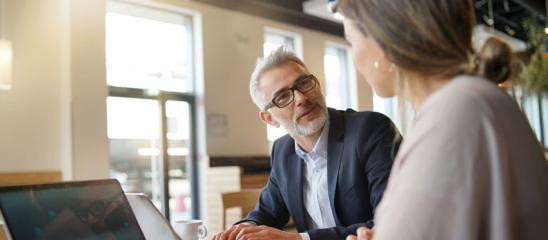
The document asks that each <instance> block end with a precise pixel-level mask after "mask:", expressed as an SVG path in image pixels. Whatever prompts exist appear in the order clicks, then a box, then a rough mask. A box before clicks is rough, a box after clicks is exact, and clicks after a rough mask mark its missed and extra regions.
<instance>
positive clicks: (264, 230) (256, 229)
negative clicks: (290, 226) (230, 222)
mask: <svg viewBox="0 0 548 240" xmlns="http://www.w3.org/2000/svg"><path fill="white" fill-rule="evenodd" d="M248 239H253V240H261V239H265V240H266V239H284V240H285V239H287V240H301V235H300V234H298V233H290V232H284V231H281V230H279V229H277V228H272V227H268V226H264V225H263V226H249V227H246V228H244V229H241V230H240V233H238V235H237V236H236V240H248Z"/></svg>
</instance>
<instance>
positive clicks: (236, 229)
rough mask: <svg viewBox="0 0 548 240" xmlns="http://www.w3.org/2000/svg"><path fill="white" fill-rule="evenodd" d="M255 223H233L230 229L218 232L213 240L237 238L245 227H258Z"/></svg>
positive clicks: (232, 239) (234, 239)
mask: <svg viewBox="0 0 548 240" xmlns="http://www.w3.org/2000/svg"><path fill="white" fill-rule="evenodd" d="M256 226H257V225H255V224H246V223H241V224H237V225H233V226H232V227H230V228H229V229H227V230H225V231H224V232H220V233H217V234H216V235H215V236H213V238H212V240H236V236H237V235H238V234H239V233H240V231H242V230H243V229H245V228H249V227H256Z"/></svg>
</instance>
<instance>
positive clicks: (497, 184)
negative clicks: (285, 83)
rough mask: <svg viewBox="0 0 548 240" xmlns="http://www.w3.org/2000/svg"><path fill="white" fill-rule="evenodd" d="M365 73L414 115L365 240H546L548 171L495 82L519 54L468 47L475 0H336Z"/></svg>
mask: <svg viewBox="0 0 548 240" xmlns="http://www.w3.org/2000/svg"><path fill="white" fill-rule="evenodd" d="M336 10H337V11H339V12H340V13H341V14H342V15H343V16H345V20H344V27H345V32H346V38H347V40H348V41H349V42H350V44H351V45H352V55H353V59H354V62H355V65H356V67H357V68H358V71H359V72H360V73H361V74H362V75H363V76H364V77H365V78H366V79H367V81H368V82H369V83H370V84H371V85H372V87H373V88H374V90H375V92H376V93H377V94H378V95H379V96H381V97H392V96H396V95H397V96H399V97H400V99H404V100H405V101H406V102H407V103H409V104H410V105H411V106H412V107H413V108H414V110H415V112H416V113H415V117H414V119H413V123H412V125H411V128H410V129H409V131H408V132H407V134H406V136H405V140H404V142H403V145H402V147H401V148H400V150H399V153H398V156H397V159H396V161H395V164H394V166H393V168H392V173H391V177H390V180H389V183H388V187H387V190H386V192H385V194H384V198H383V200H382V202H381V204H380V206H379V208H378V209H377V211H376V216H375V224H376V227H375V229H374V230H371V229H360V230H358V234H359V237H360V238H361V239H367V238H368V236H371V235H373V237H374V238H375V239H398V240H399V239H421V240H422V239H444V240H446V239H459V240H460V239H493V240H494V239H497V240H504V239H548V220H547V218H548V217H547V215H548V167H547V163H546V161H545V159H544V156H543V153H542V150H541V146H540V144H539V143H538V141H537V139H536V138H535V135H534V134H533V132H532V130H531V127H530V126H529V124H528V122H527V119H526V118H525V116H524V115H523V114H522V112H521V111H520V109H519V108H518V105H517V104H516V103H515V101H514V100H513V99H511V98H510V97H509V96H508V95H507V94H506V93H505V92H504V91H503V90H502V89H499V88H498V87H497V85H496V83H500V82H502V81H504V80H506V79H507V78H509V77H510V76H511V74H512V73H511V70H512V68H511V65H512V64H511V63H512V53H511V50H510V49H509V47H508V46H507V45H506V44H504V43H503V42H502V41H500V40H497V39H489V40H488V41H487V42H486V43H485V44H484V46H483V48H482V49H480V50H479V51H477V52H476V51H475V50H474V49H473V47H472V30H473V27H474V25H475V16H474V10H473V6H472V1H471V0H443V1H442V0H412V1H410V0H390V1H387V0H339V2H338V4H337V5H336Z"/></svg>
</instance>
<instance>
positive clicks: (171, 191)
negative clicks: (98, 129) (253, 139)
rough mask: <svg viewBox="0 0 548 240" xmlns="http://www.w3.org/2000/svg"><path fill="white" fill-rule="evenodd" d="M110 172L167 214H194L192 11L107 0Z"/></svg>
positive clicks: (181, 216)
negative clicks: (186, 12) (143, 194)
mask: <svg viewBox="0 0 548 240" xmlns="http://www.w3.org/2000/svg"><path fill="white" fill-rule="evenodd" d="M105 17H106V20H105V21H106V65H107V66H106V67H107V84H108V86H109V95H110V96H109V97H108V98H107V128H108V141H109V158H110V175H111V177H113V178H116V179H118V180H119V181H120V183H121V184H122V187H123V189H124V191H126V192H143V193H145V194H146V195H147V196H148V197H150V199H151V200H152V202H153V203H154V204H155V205H156V206H157V207H158V208H159V209H160V210H161V211H162V212H163V213H164V215H165V216H166V217H167V218H168V219H171V220H172V221H175V220H180V219H192V218H198V217H199V211H198V210H199V206H198V203H199V201H198V192H197V186H198V185H197V184H198V183H197V179H198V176H197V171H196V168H197V167H196V164H197V163H196V145H195V135H196V133H195V130H194V129H196V128H195V121H194V119H195V118H194V116H195V91H194V82H195V80H194V79H195V77H194V76H195V71H194V65H195V64H194V55H193V48H194V47H193V46H194V41H193V39H194V34H193V32H194V25H193V17H192V16H191V15H188V14H185V13H183V12H179V11H176V10H168V9H164V8H155V7H153V6H145V5H139V4H133V3H131V4H130V3H126V2H124V1H115V0H112V1H108V2H107V13H106V16H105Z"/></svg>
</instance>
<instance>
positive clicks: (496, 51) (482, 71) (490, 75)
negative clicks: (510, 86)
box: [476, 37, 513, 84]
mask: <svg viewBox="0 0 548 240" xmlns="http://www.w3.org/2000/svg"><path fill="white" fill-rule="evenodd" d="M512 62H513V53H512V49H511V48H510V46H508V44H506V43H505V42H503V41H502V40H500V39H498V38H496V37H491V38H489V39H487V41H485V44H483V47H482V48H481V49H480V51H479V52H478V53H477V56H476V64H477V74H478V75H480V76H482V77H484V78H487V79H489V80H491V81H493V82H495V83H497V84H499V83H502V82H504V81H506V80H507V79H508V78H509V77H510V76H511V75H512Z"/></svg>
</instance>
